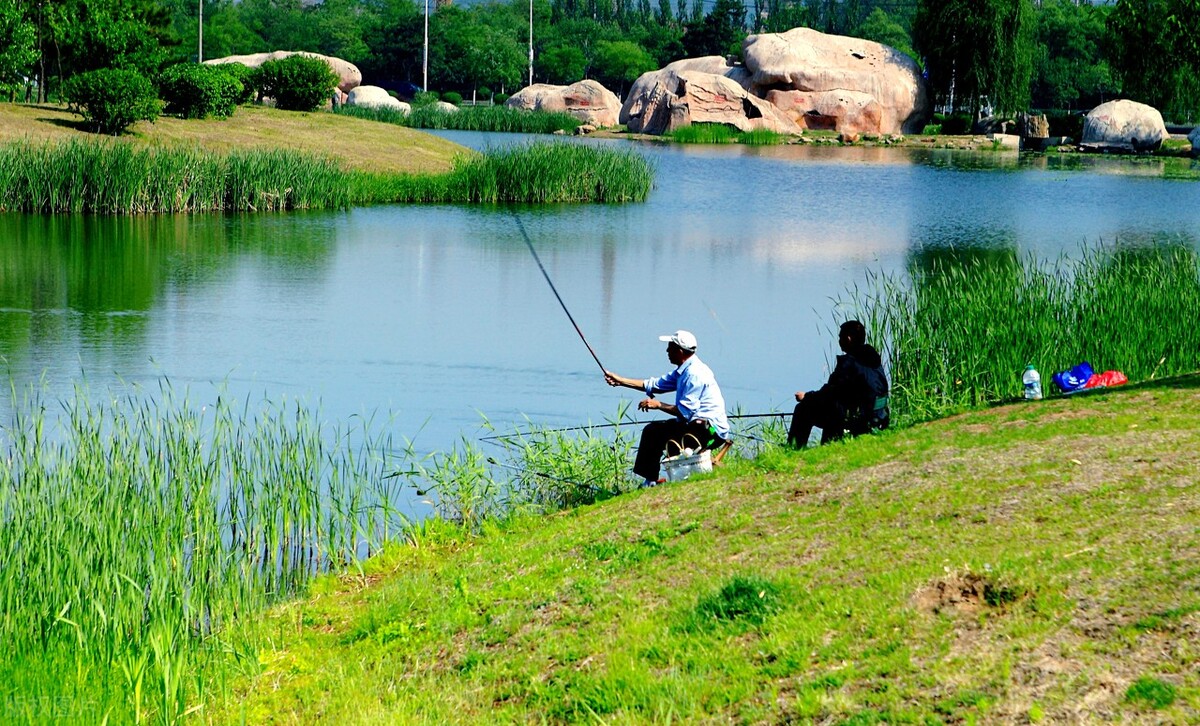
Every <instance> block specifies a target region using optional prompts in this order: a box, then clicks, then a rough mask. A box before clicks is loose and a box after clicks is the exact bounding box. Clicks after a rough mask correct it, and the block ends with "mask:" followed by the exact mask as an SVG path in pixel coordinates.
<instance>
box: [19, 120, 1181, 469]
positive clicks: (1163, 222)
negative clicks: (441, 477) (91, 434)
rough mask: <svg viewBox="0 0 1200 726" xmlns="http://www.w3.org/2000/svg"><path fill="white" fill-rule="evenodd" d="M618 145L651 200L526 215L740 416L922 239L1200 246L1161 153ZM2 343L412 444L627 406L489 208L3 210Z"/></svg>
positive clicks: (808, 376)
mask: <svg viewBox="0 0 1200 726" xmlns="http://www.w3.org/2000/svg"><path fill="white" fill-rule="evenodd" d="M445 136H447V137H449V138H451V139H454V140H456V141H459V142H460V143H463V144H465V145H468V146H473V147H475V148H485V147H494V146H498V145H501V144H504V143H512V142H513V141H514V139H515V140H517V141H519V140H520V139H519V138H515V137H510V136H505V135H499V134H465V133H446V134H445ZM610 143H625V142H610ZM622 148H628V147H622ZM634 148H636V149H637V150H638V151H639V153H643V154H645V155H647V156H648V157H650V158H651V159H652V160H653V162H654V164H655V165H656V167H657V183H656V188H655V190H654V193H653V195H652V197H651V199H650V200H649V201H648V202H647V203H645V204H631V205H625V206H608V207H600V206H575V207H551V208H538V209H527V210H522V211H520V212H519V214H520V215H521V219H522V220H523V223H524V225H525V228H526V229H527V230H528V231H529V234H530V235H531V237H532V239H533V242H534V244H535V245H536V246H537V248H538V250H539V253H540V254H541V257H542V259H543V262H544V263H545V264H546V267H547V269H548V271H549V273H550V275H551V276H552V277H553V279H554V281H555V283H556V284H557V285H558V288H559V290H560V292H561V293H562V295H563V297H564V299H565V301H566V303H567V305H568V306H569V307H570V308H571V311H572V312H573V314H574V315H575V318H576V320H577V322H578V323H579V325H580V326H581V327H582V329H583V330H584V332H585V334H586V335H587V336H588V339H589V341H590V342H591V343H592V346H593V347H594V348H595V350H596V352H597V354H598V355H599V357H600V359H601V360H602V361H603V362H604V364H605V365H606V366H607V367H609V368H611V369H613V370H615V371H616V372H618V373H621V374H624V375H630V376H650V375H658V374H660V373H662V372H665V371H666V370H667V369H668V368H669V364H668V363H667V361H666V356H665V353H664V352H663V348H664V346H663V344H661V343H659V342H658V340H657V336H658V335H659V334H662V333H666V332H669V331H673V330H675V329H676V328H688V329H691V330H692V331H694V332H695V333H696V334H697V336H698V338H699V340H700V356H701V357H702V358H704V359H705V360H706V361H707V362H708V363H709V364H710V365H711V366H712V367H713V368H714V370H715V371H716V373H717V376H718V379H719V381H720V382H721V384H722V387H723V388H724V389H725V394H726V399H727V401H728V403H729V405H730V406H731V407H738V408H741V409H742V410H743V411H768V410H780V409H785V408H790V406H791V403H792V393H793V392H794V391H796V390H797V389H800V388H806V389H807V388H812V387H816V386H818V385H819V384H820V383H821V382H822V380H823V377H824V375H825V374H826V371H827V370H828V363H827V362H828V360H829V359H830V358H831V356H832V352H833V351H832V345H831V335H830V333H829V329H830V327H831V326H832V325H833V317H834V312H835V311H834V305H833V300H834V299H835V298H838V297H839V296H844V293H845V291H846V289H847V287H848V286H850V285H853V284H855V283H861V282H862V281H863V280H864V279H865V275H866V273H867V272H868V271H872V270H886V271H890V270H897V269H901V268H903V267H904V266H905V264H906V263H907V262H908V261H909V259H910V257H911V256H912V255H913V254H914V253H915V252H917V251H919V250H922V249H929V248H931V247H940V246H946V245H977V244H986V245H1005V246H1010V247H1015V248H1017V249H1019V250H1021V251H1023V252H1030V253H1034V254H1037V255H1039V256H1042V257H1056V256H1058V255H1060V254H1071V253H1072V252H1074V251H1078V249H1079V248H1080V247H1081V246H1082V245H1085V244H1095V243H1097V242H1100V241H1105V242H1112V241H1113V240H1116V239H1126V240H1134V241H1138V240H1149V239H1159V238H1170V239H1173V240H1183V241H1184V242H1185V243H1186V244H1191V245H1195V244H1196V240H1197V239H1200V183H1197V182H1194V181H1179V180H1174V179H1170V178H1164V167H1163V165H1162V164H1161V162H1149V163H1144V164H1129V163H1120V162H1117V163H1114V162H1112V161H1111V160H1106V159H1091V158H1088V159H1076V160H1072V161H1070V162H1069V163H1068V164H1056V163H1055V162H1052V161H1047V160H1045V159H1042V160H1038V161H1035V162H1028V161H1022V162H1018V160H1017V157H1016V156H1015V155H1002V154H964V153H953V152H949V151H936V152H934V151H928V152H926V151H904V150H897V149H878V150H870V149H813V148H808V147H775V148H760V149H755V148H743V147H718V148H712V147H709V148H699V147H678V146H658V145H652V146H650V145H648V146H637V147H634ZM1187 164H1188V162H1183V165H1184V166H1183V168H1184V169H1189V168H1190V170H1192V171H1195V169H1196V166H1195V165H1194V164H1192V165H1191V167H1187ZM1178 168H1179V167H1178V166H1177V167H1175V168H1174V170H1172V168H1168V169H1167V170H1166V174H1167V175H1168V176H1169V175H1171V174H1173V173H1175V172H1177V171H1178ZM0 353H2V354H3V358H4V360H5V361H6V362H7V366H8V371H9V374H10V376H11V377H12V379H13V380H14V381H16V382H17V383H18V384H24V383H26V382H29V381H37V380H42V381H43V382H44V385H45V386H46V387H47V388H49V389H50V390H51V391H52V392H54V393H56V394H60V395H61V394H68V393H69V392H70V390H71V388H72V386H74V385H75V384H76V383H77V382H78V381H80V380H86V382H87V385H88V386H89V388H91V389H96V388H106V387H112V388H115V389H118V390H123V389H125V388H127V387H130V386H143V387H147V388H150V389H154V388H156V387H157V386H158V384H159V382H160V381H161V380H162V379H163V378H166V379H168V380H170V381H171V382H172V384H173V385H174V386H175V387H176V388H177V389H178V388H184V387H186V388H188V389H189V390H190V392H191V397H192V399H193V400H199V401H203V400H208V399H211V398H212V397H213V396H214V395H215V393H214V392H215V391H216V390H218V389H222V390H225V391H228V392H229V393H231V394H234V395H238V396H249V397H254V398H258V397H266V398H271V399H284V398H287V399H299V400H302V401H305V402H308V403H310V404H312V405H314V406H319V407H320V408H321V410H322V412H323V414H324V416H325V417H326V418H329V419H334V420H342V419H346V418H347V417H349V416H352V415H354V414H360V413H372V412H374V413H376V414H378V415H379V416H380V417H381V418H386V417H387V416H392V417H394V418H392V419H391V420H390V423H388V424H387V425H388V426H389V427H390V429H391V430H392V431H393V432H394V433H395V434H396V435H397V436H398V437H407V438H411V439H413V440H414V442H415V444H416V446H417V448H419V449H421V450H432V449H443V448H447V447H448V446H450V445H452V444H453V443H454V442H455V440H456V439H457V438H458V437H459V436H469V437H470V436H474V435H475V434H476V433H477V430H478V428H479V424H480V422H481V421H482V420H483V417H485V416H486V418H487V419H489V420H490V421H491V422H493V423H494V424H496V425H498V426H500V427H501V428H504V427H507V426H510V425H512V424H513V423H519V422H520V421H522V420H524V418H525V417H528V418H529V419H531V420H533V421H535V422H537V423H541V424H546V425H560V424H561V425H570V424H578V423H584V422H587V421H589V420H590V421H593V422H599V421H602V420H604V419H605V418H606V417H611V416H613V415H614V414H615V413H616V411H617V408H618V403H619V402H620V401H622V400H626V401H632V400H636V398H637V396H636V394H635V393H634V392H632V391H628V390H626V389H621V390H615V389H610V388H609V387H608V386H606V385H604V383H603V381H602V379H601V376H600V373H599V370H598V369H597V367H596V365H595V362H594V361H593V360H592V359H591V357H590V356H589V355H588V353H587V350H586V349H585V348H584V346H583V345H582V344H581V343H580V341H579V339H578V338H577V337H576V334H575V332H574V330H573V329H572V328H571V326H570V324H569V322H568V321H567V319H566V318H565V316H564V315H563V313H562V311H561V310H560V309H559V307H558V305H557V303H556V302H555V300H554V298H553V296H552V294H551V292H550V290H549V288H548V287H547V286H546V284H545V282H544V280H543V279H542V277H541V274H540V272H539V271H538V269H537V267H536V265H535V264H534V262H533V260H532V258H531V257H530V255H529V253H528V251H527V249H526V248H525V245H524V242H523V241H522V239H521V237H520V233H519V230H518V227H517V225H516V223H515V221H514V219H513V213H512V212H511V211H508V210H497V209H479V208H467V207H451V206H426V207H415V206H414V207H403V206H391V207H373V208H366V209H356V210H352V211H349V212H345V213H320V214H307V213H301V214H288V215H256V216H244V215H231V216H196V217H152V218H139V219H104V218H93V217H53V218H43V217H29V216H0Z"/></svg>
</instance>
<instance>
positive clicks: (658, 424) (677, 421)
mask: <svg viewBox="0 0 1200 726" xmlns="http://www.w3.org/2000/svg"><path fill="white" fill-rule="evenodd" d="M684 434H691V435H692V436H695V437H696V441H693V440H692V439H691V437H690V436H689V437H688V439H687V441H686V442H685V443H684V444H683V445H684V446H690V447H692V448H695V447H696V442H699V444H700V445H701V446H707V445H709V444H710V443H711V442H710V439H712V434H711V433H710V432H709V429H708V424H706V423H705V424H701V423H688V422H686V421H684V420H683V419H681V418H672V419H667V420H665V421H652V422H650V423H648V424H646V428H644V429H642V440H641V441H639V442H638V450H637V458H635V459H634V461H633V473H634V474H637V475H638V476H640V477H642V478H643V479H649V480H650V481H658V470H659V466H658V464H659V462H660V461H662V457H663V451H665V450H666V448H667V442H668V441H680V440H681V439H683V436H684ZM677 453H679V452H677V451H676V450H675V447H674V446H672V447H671V451H670V454H671V456H674V455H675V454H677Z"/></svg>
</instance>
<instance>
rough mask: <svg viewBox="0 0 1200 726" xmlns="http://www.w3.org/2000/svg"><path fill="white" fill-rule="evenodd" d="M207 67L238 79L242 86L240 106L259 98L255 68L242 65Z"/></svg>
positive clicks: (225, 64) (238, 102)
mask: <svg viewBox="0 0 1200 726" xmlns="http://www.w3.org/2000/svg"><path fill="white" fill-rule="evenodd" d="M207 67H209V68H216V69H217V70H219V71H221V72H222V73H225V74H226V75H228V76H231V77H233V78H236V79H237V80H238V82H239V83H241V84H242V92H241V93H240V94H238V99H237V104H238V105H239V106H241V105H242V104H246V103H250V102H251V101H253V100H254V99H255V98H257V97H258V84H257V82H256V74H255V72H254V69H253V68H251V67H249V66H244V65H242V64H241V63H217V64H215V65H211V66H207Z"/></svg>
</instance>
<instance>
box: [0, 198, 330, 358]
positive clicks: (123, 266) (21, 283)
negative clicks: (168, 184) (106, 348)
mask: <svg viewBox="0 0 1200 726" xmlns="http://www.w3.org/2000/svg"><path fill="white" fill-rule="evenodd" d="M318 216H319V215H305V214H296V215H279V216H270V217H264V216H259V217H252V216H249V215H230V216H223V215H206V216H203V215H197V216H184V215H178V216H145V217H97V216H87V215H70V216H32V215H0V310H3V311H4V312H2V313H0V345H2V346H3V353H4V354H5V355H12V354H13V353H14V352H16V351H18V350H22V349H24V348H26V347H28V346H31V345H37V344H42V343H47V344H56V343H59V342H60V341H62V340H64V339H70V338H75V337H78V338H79V339H80V340H82V341H85V342H105V343H109V342H120V341H134V340H137V339H138V338H140V337H141V336H143V335H144V333H145V327H146V325H147V321H148V317H147V316H146V315H145V313H148V312H149V311H150V310H151V309H153V308H154V307H155V306H156V305H157V304H158V302H159V299H160V297H161V296H162V294H163V291H164V289H165V288H166V287H167V286H168V285H170V286H172V287H173V288H175V289H177V290H181V291H187V290H188V289H189V288H193V287H196V286H201V285H205V284H207V283H208V282H209V281H210V280H213V279H215V278H218V277H219V276H221V275H222V274H224V273H223V271H224V270H225V269H227V268H228V267H229V266H230V265H231V264H233V263H235V262H236V261H238V260H240V259H244V258H245V257H246V256H248V255H252V256H255V257H259V258H262V259H265V260H267V261H268V263H269V264H268V265H267V267H268V269H276V270H281V271H283V272H284V273H286V277H287V279H288V280H289V281H293V282H299V283H301V284H303V283H304V282H305V281H306V278H310V277H312V276H314V275H315V276H317V277H319V276H320V274H321V272H322V270H323V268H324V264H323V263H325V262H326V261H327V260H328V259H329V257H330V256H331V255H330V250H331V244H330V243H331V241H332V239H333V234H334V232H333V229H332V225H331V224H330V223H329V218H328V216H324V217H322V218H321V219H319V220H318V219H317V217H318ZM316 222H319V223H316Z"/></svg>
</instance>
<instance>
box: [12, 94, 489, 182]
mask: <svg viewBox="0 0 1200 726" xmlns="http://www.w3.org/2000/svg"><path fill="white" fill-rule="evenodd" d="M94 138H103V137H99V136H97V135H96V134H93V133H90V132H87V131H84V130H83V123H82V121H81V119H80V117H79V116H77V115H75V114H72V113H70V112H68V111H67V110H66V108H65V107H61V106H52V105H27V104H15V103H0V143H11V142H20V141H31V142H34V143H41V142H46V141H61V140H67V139H94ZM120 138H121V139H122V140H125V141H128V142H130V143H132V144H134V145H137V146H142V145H145V146H168V147H169V146H182V147H186V148H193V147H200V148H203V149H206V150H210V151H218V152H228V151H236V150H244V149H292V150H298V151H305V152H308V153H312V154H316V155H319V156H331V157H334V158H336V159H338V160H339V161H341V162H342V163H343V164H345V165H346V166H347V167H348V168H350V169H359V170H363V171H376V172H399V173H405V174H430V173H440V172H445V171H448V170H449V169H450V165H451V162H452V161H453V160H454V157H455V156H457V155H460V154H467V153H469V152H468V151H467V149H466V148H464V147H462V146H460V145H458V144H455V143H453V142H450V141H446V140H445V139H442V138H439V137H437V136H434V135H433V134H427V133H424V132H422V131H416V130H413V129H406V128H401V127H398V126H393V125H391V124H383V123H378V122H375V121H368V120H365V119H358V118H351V117H349V116H343V115H340V114H334V113H327V112H324V111H317V112H314V113H299V112H295V111H280V110H277V109H274V108H267V107H265V106H239V107H238V109H237V111H235V112H234V114H233V116H231V117H229V118H227V119H215V118H209V119H201V120H197V119H188V120H184V119H177V118H171V117H168V116H164V117H162V118H159V119H158V120H157V121H155V122H153V123H150V122H148V121H139V122H138V123H136V124H134V125H133V126H132V127H130V129H129V131H128V132H127V133H125V134H123V135H122V136H121V137H120Z"/></svg>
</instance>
